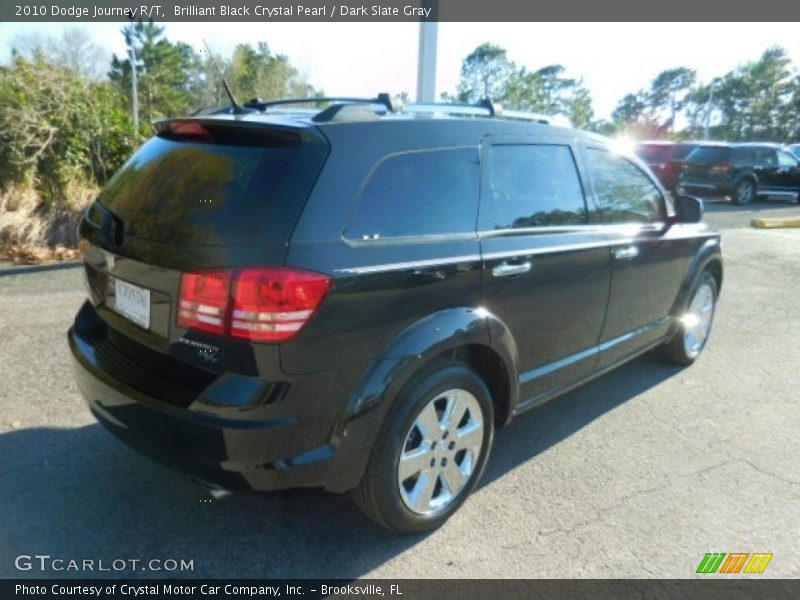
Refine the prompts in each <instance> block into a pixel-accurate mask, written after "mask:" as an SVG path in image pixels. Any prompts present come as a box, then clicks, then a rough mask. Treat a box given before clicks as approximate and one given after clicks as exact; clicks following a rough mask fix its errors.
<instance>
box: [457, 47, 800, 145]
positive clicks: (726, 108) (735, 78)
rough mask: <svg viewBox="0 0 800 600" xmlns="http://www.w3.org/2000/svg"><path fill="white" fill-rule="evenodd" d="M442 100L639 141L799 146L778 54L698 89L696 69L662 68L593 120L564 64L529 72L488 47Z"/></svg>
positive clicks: (793, 86) (798, 92)
mask: <svg viewBox="0 0 800 600" xmlns="http://www.w3.org/2000/svg"><path fill="white" fill-rule="evenodd" d="M444 97H445V99H457V100H460V101H465V102H475V101H477V100H479V99H481V98H487V97H488V98H491V99H492V100H494V101H499V102H500V103H501V104H502V105H503V106H504V107H506V108H509V109H516V110H531V111H535V112H541V113H545V114H549V115H563V116H565V117H567V118H569V119H570V121H571V122H572V124H573V125H574V126H576V127H580V128H583V129H590V130H594V131H598V132H600V133H604V134H606V135H618V134H622V135H627V136H629V137H632V138H637V139H644V138H670V139H689V138H693V139H701V138H705V137H708V138H710V139H716V140H728V141H742V140H754V141H761V140H771V141H776V142H796V141H798V140H800V74H798V71H797V69H796V68H795V67H794V65H793V64H792V61H791V60H790V58H789V57H788V55H787V53H786V51H785V50H784V49H783V48H780V47H773V48H769V49H767V50H766V51H765V52H764V53H763V54H762V55H761V57H760V58H759V59H758V60H755V61H752V62H748V63H746V64H744V65H741V66H739V67H737V68H736V69H734V70H732V71H730V72H728V73H725V74H724V75H721V76H719V77H716V78H714V79H713V80H712V81H711V82H708V83H700V82H698V80H697V73H696V71H695V70H694V69H691V68H687V67H675V68H671V69H667V70H665V71H663V72H661V73H659V74H658V75H657V76H656V77H655V78H654V79H653V81H652V82H651V83H650V86H649V88H647V89H643V90H639V91H637V92H633V93H629V94H626V95H625V96H624V97H623V98H621V99H620V100H619V102H618V103H617V106H616V108H615V109H614V111H613V113H612V114H611V119H610V120H595V119H594V111H593V109H592V100H591V95H590V93H589V91H588V90H587V89H586V87H585V86H584V85H583V83H582V82H581V81H580V80H577V79H571V78H568V77H566V76H565V69H564V67H563V66H562V65H549V66H545V67H543V68H540V69H538V70H536V71H530V70H528V69H527V68H525V67H518V66H517V65H516V64H514V62H512V61H511V60H510V59H509V58H508V56H507V53H506V51H505V50H504V49H503V48H501V47H499V46H496V45H493V44H488V43H487V44H482V45H480V46H478V47H477V48H476V49H475V50H474V51H473V52H472V53H471V54H470V55H469V56H467V57H466V58H465V59H464V62H463V65H462V69H461V80H460V83H459V86H458V91H457V93H456V94H455V96H449V95H447V94H445V95H444Z"/></svg>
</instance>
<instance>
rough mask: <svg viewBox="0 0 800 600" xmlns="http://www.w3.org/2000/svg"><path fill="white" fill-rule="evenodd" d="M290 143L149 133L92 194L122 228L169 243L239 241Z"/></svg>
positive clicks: (290, 152)
mask: <svg viewBox="0 0 800 600" xmlns="http://www.w3.org/2000/svg"><path fill="white" fill-rule="evenodd" d="M297 149H298V147H297V146H296V145H286V146H273V147H250V146H248V147H245V146H223V145H216V144H207V143H193V142H186V141H171V140H167V139H163V138H160V137H154V138H151V139H150V140H149V141H148V142H147V143H145V144H144V145H143V146H142V147H141V148H140V149H139V151H138V152H137V153H136V154H134V155H133V157H131V159H130V160H128V162H126V163H125V165H123V167H122V168H121V169H120V170H119V171H118V172H117V174H116V175H114V177H113V178H112V179H111V181H110V182H109V184H108V186H107V187H106V189H105V190H104V191H103V193H102V194H101V195H100V197H99V198H98V202H99V203H100V204H102V205H103V206H105V207H107V208H109V209H111V211H112V212H113V213H114V214H115V215H116V216H117V217H119V218H120V219H121V220H122V223H123V230H124V232H125V235H126V236H131V237H134V238H140V239H145V240H150V241H154V242H158V243H162V244H170V245H187V246H190V245H199V246H205V245H221V244H224V245H228V244H230V245H234V244H247V243H250V242H252V238H253V237H254V236H255V234H256V232H257V231H258V228H259V226H260V224H261V222H262V220H263V217H264V214H265V211H266V207H267V204H268V203H269V202H270V201H271V199H272V197H273V195H274V193H275V192H276V189H277V188H278V186H279V184H280V183H281V181H282V180H283V178H284V174H285V172H286V170H287V169H288V168H289V165H290V164H291V163H292V161H293V160H294V158H295V154H296V153H297Z"/></svg>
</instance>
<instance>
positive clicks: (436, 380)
mask: <svg viewBox="0 0 800 600" xmlns="http://www.w3.org/2000/svg"><path fill="white" fill-rule="evenodd" d="M454 390H460V391H466V392H469V394H471V396H472V397H473V398H474V400H477V405H478V407H479V411H480V416H481V419H482V427H483V431H482V433H483V435H482V436H480V435H479V434H478V435H475V436H473V437H474V439H476V440H477V439H481V447H480V451H479V453H478V456H477V459H475V457H474V452H473V453H472V454H471V455H470V458H469V465H467V467H466V468H469V467H470V466H471V467H472V470H471V474H470V475H469V477H468V478H466V483H465V484H463V488H461V489H460V491H459V492H457V493H456V494H453V495H450V497H451V500H448V503H447V504H446V505H443V506H442V507H441V508H440V509H437V510H435V511H434V512H432V513H430V514H420V513H418V512H415V511H414V510H412V509H411V508H410V507H409V505H407V501H408V497H406V499H405V500H404V497H403V495H402V494H401V491H400V486H404V485H405V484H404V483H402V482H400V477H401V475H400V458H401V456H402V454H403V453H404V452H413V450H414V448H412V449H411V450H408V445H409V440H411V438H412V435H413V432H414V431H415V429H414V428H416V426H417V423H418V417H420V416H421V413H422V411H423V409H426V408H428V405H429V404H431V403H432V401H434V400H436V403H437V404H436V406H438V405H439V404H440V403H441V402H442V399H444V401H445V402H447V401H448V398H447V397H446V396H441V395H442V394H443V393H445V392H447V391H454ZM459 393H460V392H459ZM467 396H468V395H462V396H461V397H464V398H466V397H467ZM437 398H438V399H437ZM469 402H472V400H469ZM471 406H474V403H473V404H472V405H471ZM464 414H465V417H464V419H465V420H462V421H461V423H466V419H467V418H469V419H472V418H473V415H472V409H470V410H468V411H466V412H465V413H464ZM437 423H438V421H437ZM468 425H469V423H467V425H464V429H466V428H467V426H468ZM472 425H473V426H474V423H472ZM455 427H456V428H458V427H460V426H459V424H456V425H455ZM416 431H418V430H416ZM436 431H437V433H436V435H437V436H438V435H439V433H441V434H442V435H444V436H445V438H446V437H447V434H446V433H444V430H441V429H437V430H436ZM454 431H455V432H454V434H453V437H451V442H447V443H445V442H444V441H442V442H439V443H440V444H441V445H440V446H439V449H440V450H439V451H440V452H447V451H448V450H447V447H448V446H452V445H455V444H454V442H453V440H455V439H457V438H456V436H458V435H459V433H458V431H459V430H458V429H456V430H454ZM493 436H494V409H493V405H492V399H491V394H490V393H489V390H488V388H487V387H486V384H485V383H484V381H483V379H482V378H481V377H480V376H479V375H478V374H477V373H476V372H475V371H474V370H473V369H471V368H470V367H469V366H467V365H465V364H463V363H458V362H445V363H441V364H439V365H437V366H436V367H435V368H434V369H432V370H427V371H426V372H425V373H423V374H421V375H420V376H418V377H415V378H414V379H413V380H412V381H411V382H410V383H409V384H408V385H407V386H406V388H405V389H404V390H403V392H402V393H401V394H400V395H399V397H398V398H397V400H396V404H395V406H394V407H393V408H392V409H391V410H390V411H389V413H388V415H387V417H386V420H385V422H384V424H383V427H382V429H381V432H380V434H379V436H378V438H377V441H376V444H375V447H374V448H373V450H372V454H371V456H370V460H369V463H368V464H367V468H366V471H365V473H364V477H363V478H362V480H361V484H360V485H359V487H358V488H357V489H356V490H355V491H354V492H353V499H354V500H355V502H356V504H357V505H358V507H359V508H360V509H361V511H362V512H363V513H364V514H365V515H366V516H368V517H369V518H370V519H372V520H373V521H375V522H376V523H377V524H379V525H381V526H382V527H385V528H387V529H391V530H393V531H396V532H398V533H420V532H423V531H428V530H431V529H435V528H437V527H439V526H440V525H442V524H443V523H444V522H445V521H446V520H447V519H448V518H450V517H451V516H452V515H453V513H455V512H456V510H458V508H459V507H460V506H461V505H462V504H463V503H464V501H465V500H466V499H467V497H468V496H469V495H470V493H471V492H472V491H473V490H474V489H475V486H476V485H477V483H478V481H479V479H480V477H481V475H482V473H483V470H484V468H485V466H486V461H487V459H488V457H489V452H490V450H491V446H492V439H493ZM437 439H438V438H437ZM420 440H421V444H422V443H425V442H424V440H422V436H420ZM435 445H436V442H434V447H435ZM420 447H422V446H421V445H420ZM450 451H451V452H458V450H450ZM430 452H431V453H430V454H427V455H426V456H431V457H432V456H433V454H432V452H433V450H431V451H430ZM464 452H465V454H462V455H461V459H460V460H461V464H460V465H459V464H458V462H457V461H458V460H459V459H458V455H453V456H451V460H452V462H451V463H450V466H451V467H452V466H453V465H455V466H456V467H458V469H462V468H464V466H463V465H464V461H465V460H467V454H466V452H467V451H464ZM425 460H426V461H427V458H426V459H425ZM433 460H439V459H438V458H437V459H433ZM443 460H444V463H446V462H447V459H446V458H445V459H443ZM431 466H433V465H431ZM442 468H444V467H442ZM434 469H438V465H437V467H434V468H433V469H430V472H431V473H434V472H435V471H434ZM426 471H428V469H426ZM422 477H432V478H433V479H435V480H436V484H435V486H438V487H435V488H434V493H435V490H436V489H438V490H439V494H440V495H445V496H447V495H448V492H447V489H446V488H444V485H445V479H444V475H435V474H434V475H423V472H420V475H419V476H418V479H419V480H420V481H422V482H423V483H424V482H425V480H422V479H421V478H422ZM412 483H413V485H414V487H415V486H416V483H415V482H413V481H412ZM423 487H424V486H423Z"/></svg>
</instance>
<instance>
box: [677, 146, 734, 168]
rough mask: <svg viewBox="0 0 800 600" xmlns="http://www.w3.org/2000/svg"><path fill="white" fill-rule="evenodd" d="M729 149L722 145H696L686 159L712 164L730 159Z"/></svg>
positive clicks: (692, 161) (691, 161)
mask: <svg viewBox="0 0 800 600" xmlns="http://www.w3.org/2000/svg"><path fill="white" fill-rule="evenodd" d="M730 158H731V149H730V148H725V147H722V146H698V147H697V148H695V149H694V150H692V152H690V153H689V156H687V157H686V160H687V161H688V162H690V163H700V164H712V163H718V162H724V161H726V160H730Z"/></svg>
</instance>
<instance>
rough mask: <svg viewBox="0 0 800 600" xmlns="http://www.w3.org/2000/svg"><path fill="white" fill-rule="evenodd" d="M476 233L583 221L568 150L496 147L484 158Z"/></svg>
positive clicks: (582, 206)
mask: <svg viewBox="0 0 800 600" xmlns="http://www.w3.org/2000/svg"><path fill="white" fill-rule="evenodd" d="M488 162H489V165H488V177H489V182H488V186H487V188H486V193H485V197H484V199H483V201H482V204H481V217H480V224H479V226H480V228H481V229H482V230H496V229H515V228H524V227H546V226H556V225H574V224H584V223H586V204H585V201H584V197H583V188H582V186H581V182H580V178H579V177H578V171H577V168H576V167H575V160H574V158H573V156H572V151H571V150H570V148H569V146H564V145H558V144H502V145H496V146H492V148H491V150H490V155H489V161H488Z"/></svg>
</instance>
